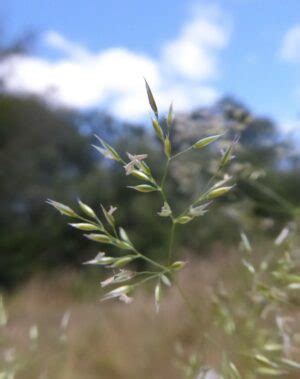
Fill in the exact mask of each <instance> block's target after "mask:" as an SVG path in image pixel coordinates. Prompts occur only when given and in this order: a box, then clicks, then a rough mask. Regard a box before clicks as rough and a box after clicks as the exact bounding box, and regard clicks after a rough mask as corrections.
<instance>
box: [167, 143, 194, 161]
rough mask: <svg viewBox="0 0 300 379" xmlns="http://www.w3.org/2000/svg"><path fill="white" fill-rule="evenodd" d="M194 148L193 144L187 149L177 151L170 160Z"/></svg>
mask: <svg viewBox="0 0 300 379" xmlns="http://www.w3.org/2000/svg"><path fill="white" fill-rule="evenodd" d="M192 149H193V145H192V146H190V147H188V148H187V149H185V150H182V151H179V153H177V154H174V155H172V157H171V158H170V160H171V159H175V158H178V157H179V156H180V155H182V154H185V153H187V152H188V151H190V150H192Z"/></svg>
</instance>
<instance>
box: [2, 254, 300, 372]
mask: <svg viewBox="0 0 300 379" xmlns="http://www.w3.org/2000/svg"><path fill="white" fill-rule="evenodd" d="M237 254H238V253H236V252H226V253H225V252H223V251H215V253H213V254H212V255H211V256H210V257H209V258H207V259H205V260H195V259H194V260H190V263H189V264H188V265H187V267H186V269H184V270H183V271H182V273H181V274H180V277H179V283H180V285H181V287H182V288H183V289H184V291H185V293H186V294H187V296H188V298H189V301H190V302H191V306H192V307H193V309H194V310H195V311H196V316H195V317H194V316H192V315H191V314H190V312H189V310H188V308H187V306H186V304H185V303H184V301H183V299H182V297H181V296H180V294H179V293H178V290H177V289H176V287H172V288H171V289H167V290H166V291H165V293H164V298H163V301H162V305H161V311H160V313H159V314H158V315H157V314H156V312H155V307H154V301H153V294H152V293H151V292H150V290H149V291H147V290H144V291H143V292H139V293H137V294H136V296H135V300H134V302H133V303H132V304H131V305H126V304H123V303H120V302H118V301H110V302H100V301H99V299H100V296H101V291H100V288H99V285H98V279H97V278H95V277H94V276H92V277H93V278H95V280H93V279H92V280H91V279H89V280H84V279H82V276H79V275H78V274H74V273H70V272H61V273H60V274H59V275H56V276H52V277H50V278H35V279H34V280H32V281H31V282H30V283H28V284H27V285H25V286H23V288H21V289H19V290H18V291H16V293H15V294H11V295H10V296H6V297H5V303H6V305H7V312H8V315H9V319H8V324H7V327H6V328H5V330H4V332H5V333H4V334H2V337H1V350H2V360H3V361H4V359H3V356H4V358H5V357H6V360H8V361H9V360H11V359H12V357H13V356H14V355H15V356H16V357H17V358H19V361H18V362H19V363H18V364H19V372H18V374H17V379H35V378H37V379H46V378H48V379H82V378H84V379H96V378H97V379H99V378H101V379H117V378H122V379H141V378H145V379H148V378H149V379H154V378H161V379H163V378H167V379H169V378H170V379H171V378H172V379H177V378H178V379H179V378H180V379H181V378H185V377H187V376H186V375H187V374H188V370H189V369H191V367H190V368H188V367H187V365H188V362H190V366H195V367H196V366H197V365H198V364H199V365H200V364H204V365H212V366H216V367H217V366H218V364H219V363H220V360H221V359H222V353H223V351H225V350H226V352H227V353H228V354H229V356H230V357H231V358H232V359H234V361H235V362H236V365H237V366H238V367H239V369H243V366H244V365H247V364H248V360H249V358H248V357H246V356H244V355H243V348H244V347H245V346H247V345H249V346H250V345H251V343H252V339H253V336H251V335H245V334H243V333H242V332H240V325H239V323H237V324H236V325H235V327H234V330H233V331H232V332H231V334H230V335H228V334H226V333H222V332H220V328H219V327H218V325H217V323H216V322H215V321H213V320H214V319H215V309H214V306H213V302H212V301H211V300H212V294H213V288H218V287H223V285H224V288H226V290H227V291H232V292H235V293H236V296H240V297H242V296H243V283H244V275H245V272H242V271H241V266H240V265H239V264H238V261H237ZM100 279H101V278H100V277H99V280H100ZM224 291H225V290H224ZM224 296H225V295H224ZM294 316H295V317H297V315H294ZM240 322H241V323H242V322H244V318H243V317H241V320H240ZM241 330H242V329H241ZM297 336H298V335H297V334H296V333H295V334H294V337H295V339H297V338H299V337H297ZM9 348H14V349H15V350H8V349H9ZM293 354H294V358H295V359H297V357H298V359H300V352H299V351H297V350H295V351H294V353H293ZM8 364H10V363H8ZM188 366H189V365H188ZM281 377H285V378H289V379H292V378H293V379H296V378H298V376H297V375H296V376H281Z"/></svg>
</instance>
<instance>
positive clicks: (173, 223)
mask: <svg viewBox="0 0 300 379" xmlns="http://www.w3.org/2000/svg"><path fill="white" fill-rule="evenodd" d="M175 229H176V223H175V222H174V221H173V220H172V226H171V231H170V241H169V250H168V264H170V263H171V260H172V253H173V245H174V236H175Z"/></svg>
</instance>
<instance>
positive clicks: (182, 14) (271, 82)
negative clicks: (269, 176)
mask: <svg viewBox="0 0 300 379" xmlns="http://www.w3.org/2000/svg"><path fill="white" fill-rule="evenodd" d="M5 3H6V4H5ZM5 3H4V2H3V3H2V4H1V5H0V11H1V15H2V21H3V23H4V27H5V30H6V32H7V33H8V35H9V36H14V35H17V34H18V33H21V32H22V31H25V30H28V29H31V30H33V31H36V32H37V35H38V36H39V38H38V41H37V44H36V48H35V50H34V51H33V53H32V56H30V57H28V59H27V60H24V59H23V60H20V59H19V60H17V59H14V60H13V61H12V62H9V65H6V66H5V67H2V68H1V67H0V75H1V74H2V75H4V74H6V73H7V70H9V73H10V75H9V77H10V79H9V80H8V82H7V87H8V88H9V90H11V91H25V92H34V93H39V94H41V95H43V96H47V97H50V98H51V97H52V100H53V101H57V102H62V103H63V104H66V105H70V106H75V107H79V108H82V109H85V108H89V107H95V106H96V107H100V108H107V109H108V110H109V111H111V112H112V113H114V114H116V115H117V116H118V117H122V118H126V119H138V118H141V117H143V116H144V115H145V110H146V114H147V105H146V102H145V98H144V95H143V92H142V91H143V90H144V88H143V83H142V76H143V75H145V76H146V77H147V78H148V79H149V81H150V82H151V83H152V84H153V90H154V92H156V93H157V100H158V103H160V102H161V108H162V109H163V110H165V109H166V108H167V105H168V102H169V101H171V100H174V102H175V107H177V109H178V110H180V111H181V110H189V109H192V108H193V107H195V106H197V105H201V104H209V103H211V102H213V101H214V100H215V99H216V98H218V97H219V96H222V95H224V94H233V95H235V96H236V97H237V98H239V99H241V100H242V101H244V102H245V103H246V104H247V105H249V106H250V107H251V108H252V110H253V111H254V112H256V113H259V114H265V115H268V116H271V117H274V118H275V119H276V120H279V122H281V123H282V125H283V127H284V128H286V129H288V128H292V127H294V128H296V127H297V119H298V113H299V110H300V1H298V0H285V1H281V0H264V1H262V0H219V1H218V0H216V1H214V2H205V1H183V0H172V1H171V0H164V1H158V0H152V1H146V0H145V1H141V0H119V1H117V0H110V1H95V0H89V1H87V0H86V1H83V0H60V1H53V0H52V1H50V0H43V1H41V0H30V2H28V0H10V1H9V2H5ZM12 67H13V69H12ZM95 77H96V80H94V78H95ZM54 89H55V90H54Z"/></svg>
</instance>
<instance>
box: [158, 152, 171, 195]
mask: <svg viewBox="0 0 300 379" xmlns="http://www.w3.org/2000/svg"><path fill="white" fill-rule="evenodd" d="M169 164H170V158H168V160H167V163H166V167H165V170H164V174H163V177H162V180H161V184H160V187H161V190H162V191H164V186H165V181H166V178H167V175H168V169H169Z"/></svg>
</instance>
